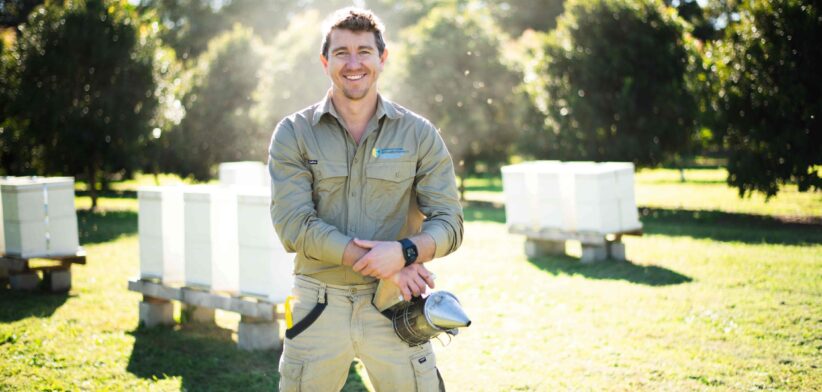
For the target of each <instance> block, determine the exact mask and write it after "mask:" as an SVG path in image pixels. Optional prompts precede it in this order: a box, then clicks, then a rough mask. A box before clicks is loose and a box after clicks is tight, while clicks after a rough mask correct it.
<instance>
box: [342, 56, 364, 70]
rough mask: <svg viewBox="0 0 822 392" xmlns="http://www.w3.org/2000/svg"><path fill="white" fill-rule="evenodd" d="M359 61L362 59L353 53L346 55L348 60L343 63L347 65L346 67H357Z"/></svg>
mask: <svg viewBox="0 0 822 392" xmlns="http://www.w3.org/2000/svg"><path fill="white" fill-rule="evenodd" d="M361 63H362V59H361V58H360V55H359V54H356V53H355V54H352V55H351V56H348V61H346V63H345V65H346V66H348V68H357V67H359V66H360V64H361Z"/></svg>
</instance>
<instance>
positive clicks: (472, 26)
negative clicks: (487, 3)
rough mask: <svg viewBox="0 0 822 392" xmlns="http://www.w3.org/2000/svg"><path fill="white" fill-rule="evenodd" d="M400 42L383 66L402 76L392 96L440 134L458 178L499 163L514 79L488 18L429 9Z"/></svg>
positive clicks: (507, 138)
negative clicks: (392, 58)
mask: <svg viewBox="0 0 822 392" xmlns="http://www.w3.org/2000/svg"><path fill="white" fill-rule="evenodd" d="M403 38H404V40H405V41H406V46H405V48H404V50H400V51H398V52H399V54H400V55H399V56H398V57H400V58H399V60H397V59H396V58H395V61H396V62H394V63H393V64H391V65H389V67H395V70H399V72H400V73H401V75H399V76H398V77H397V79H398V80H397V81H396V82H395V83H392V84H391V85H389V86H388V88H389V89H390V92H391V93H392V94H390V95H391V96H392V97H395V98H396V100H397V101H398V102H400V103H402V104H403V105H406V106H408V107H409V108H410V109H411V110H414V111H417V112H419V113H420V114H422V115H423V116H425V117H427V118H428V119H430V120H431V121H432V122H433V123H434V124H435V125H436V126H437V127H439V128H440V129H442V135H443V139H445V142H446V144H447V145H448V149H449V151H450V152H451V155H452V156H453V158H454V162H455V163H457V164H458V163H462V165H457V171H458V173H459V174H461V175H464V174H465V173H472V172H475V171H476V163H477V162H478V161H486V162H490V163H500V162H505V161H506V160H507V157H508V155H509V153H510V148H511V143H512V141H513V140H514V139H515V137H516V130H515V129H514V127H513V126H512V123H511V118H512V112H513V108H512V100H513V94H512V93H513V92H514V91H515V90H516V86H517V84H518V82H519V80H520V76H519V74H518V73H517V72H516V71H515V70H513V69H512V68H511V67H509V66H508V65H506V64H504V63H503V61H502V56H501V51H500V48H501V44H502V42H501V41H500V32H499V30H498V29H497V28H496V27H495V25H494V23H493V20H492V19H491V17H490V15H488V14H487V13H486V12H483V10H481V9H478V8H477V6H476V5H471V6H470V7H468V8H466V7H456V6H446V7H440V8H435V9H434V10H433V11H431V13H429V14H428V16H426V17H425V18H424V19H422V20H420V22H419V23H418V24H416V25H415V26H414V27H413V28H410V29H408V30H407V31H405V32H404V35H403ZM389 59H390V56H389Z"/></svg>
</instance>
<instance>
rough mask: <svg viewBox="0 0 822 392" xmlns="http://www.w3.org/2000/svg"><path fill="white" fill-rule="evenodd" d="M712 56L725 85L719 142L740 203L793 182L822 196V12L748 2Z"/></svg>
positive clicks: (801, 5)
mask: <svg viewBox="0 0 822 392" xmlns="http://www.w3.org/2000/svg"><path fill="white" fill-rule="evenodd" d="M740 15H741V20H740V22H739V23H736V24H734V25H731V26H730V27H729V28H728V29H727V31H726V37H725V39H724V40H723V42H720V43H718V44H717V45H716V46H715V47H713V48H712V52H711V54H712V56H713V57H714V61H715V62H714V65H715V69H716V72H717V75H718V77H719V79H720V85H719V89H718V91H716V94H715V95H714V97H715V102H714V108H715V109H716V110H717V112H718V113H719V125H718V126H717V127H716V130H715V131H716V133H717V139H718V140H719V141H720V142H721V143H722V145H723V147H724V148H725V149H726V150H727V151H728V172H729V177H728V183H729V184H730V185H732V186H735V187H737V188H738V189H739V193H740V195H744V194H746V193H750V192H753V191H759V192H762V193H764V194H766V195H767V196H773V195H775V194H776V193H777V192H778V190H779V185H780V184H784V183H786V182H789V181H795V182H796V183H797V184H798V185H799V189H800V190H802V191H805V190H808V189H822V178H820V175H819V165H820V164H822V127H821V126H820V124H822V122H820V118H819V116H820V115H822V74H821V73H820V72H819V69H818V67H819V64H820V62H822V46H820V45H819V37H822V9H821V8H820V4H819V3H818V2H817V3H815V4H810V3H808V2H804V1H798V0H774V1H769V2H746V3H744V4H743V6H742V8H741V13H740Z"/></svg>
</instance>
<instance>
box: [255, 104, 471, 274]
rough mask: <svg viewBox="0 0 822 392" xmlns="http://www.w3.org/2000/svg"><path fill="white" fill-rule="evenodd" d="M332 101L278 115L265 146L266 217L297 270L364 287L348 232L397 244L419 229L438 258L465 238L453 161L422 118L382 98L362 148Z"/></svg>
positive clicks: (441, 141)
mask: <svg viewBox="0 0 822 392" xmlns="http://www.w3.org/2000/svg"><path fill="white" fill-rule="evenodd" d="M342 124H343V121H342V118H341V117H340V116H339V115H338V114H337V112H336V110H335V109H334V105H332V103H331V98H330V97H329V96H326V97H325V98H324V99H323V100H322V101H320V102H319V103H317V104H315V105H313V106H310V107H308V108H306V109H304V110H302V111H300V112H297V113H294V114H292V115H291V116H289V117H286V118H285V119H283V120H282V121H281V122H280V123H279V124H278V125H277V128H276V129H275V131H274V134H273V136H272V138H271V145H270V147H269V160H268V170H269V173H270V175H271V219H272V221H273V223H274V229H275V230H276V232H277V235H278V236H279V237H280V241H282V244H283V246H284V247H285V249H286V250H287V251H288V252H296V253H297V255H296V257H295V259H294V264H295V265H294V273H295V274H297V275H308V276H311V277H313V278H315V279H319V280H321V281H323V282H325V283H328V284H345V285H349V284H363V283H370V282H373V281H374V280H375V278H373V277H370V276H362V275H360V274H358V273H356V272H354V271H353V270H352V269H351V267H349V266H345V265H343V264H342V258H343V251H344V250H345V247H346V245H347V244H348V242H349V241H351V240H352V239H353V238H354V237H356V238H360V239H366V240H382V241H387V240H398V239H402V238H406V237H410V236H411V235H414V234H416V233H419V232H420V231H422V232H424V233H428V234H430V235H431V237H433V238H434V242H435V244H436V251H435V257H442V256H445V255H447V254H449V253H451V252H453V251H455V250H456V249H457V248H458V247H459V245H460V243H461V242H462V233H463V227H462V224H463V214H462V207H461V206H460V203H459V193H458V191H457V186H456V178H455V176H454V165H453V162H452V161H451V156H450V155H449V154H448V150H447V149H446V147H445V143H444V142H443V140H442V138H441V137H440V135H439V132H437V130H436V128H434V126H433V125H432V124H431V123H430V122H429V121H428V120H426V119H424V118H422V117H420V116H418V115H417V114H415V113H413V112H411V111H409V110H407V109H405V108H403V107H401V106H399V105H396V104H394V103H391V102H389V101H388V100H385V99H383V98H382V97H381V96H380V97H378V103H377V111H376V113H375V114H374V116H373V117H372V118H371V120H369V123H368V125H367V127H366V130H365V133H363V136H362V138H361V140H360V144H359V145H358V144H357V143H356V142H355V141H354V139H353V138H352V137H351V135H350V134H349V133H348V131H346V129H345V128H344V126H343V125H342Z"/></svg>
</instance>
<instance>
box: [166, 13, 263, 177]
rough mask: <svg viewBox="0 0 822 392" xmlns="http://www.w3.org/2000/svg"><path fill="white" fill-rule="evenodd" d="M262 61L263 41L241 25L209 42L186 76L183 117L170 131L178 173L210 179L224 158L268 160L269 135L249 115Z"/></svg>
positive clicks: (172, 155)
mask: <svg viewBox="0 0 822 392" xmlns="http://www.w3.org/2000/svg"><path fill="white" fill-rule="evenodd" d="M262 60H263V59H262V53H261V49H260V44H259V42H258V41H257V39H256V38H255V37H254V35H253V33H252V32H251V30H249V29H246V28H242V27H240V26H234V28H233V29H232V30H230V31H228V32H226V33H224V34H222V35H220V36H218V37H217V38H215V39H214V40H212V41H211V42H210V43H209V45H208V50H207V51H206V52H205V53H203V55H202V56H200V57H199V58H198V59H197V66H196V68H194V69H193V70H192V71H191V73H190V75H189V76H188V78H189V81H188V82H187V83H186V84H187V85H189V86H191V87H190V90H188V91H187V92H186V93H185V95H184V96H183V99H182V102H183V105H184V106H185V108H186V115H185V118H183V120H182V122H181V123H180V126H179V128H178V129H175V130H174V131H172V132H171V134H170V136H169V137H170V138H171V143H170V147H171V148H172V151H170V152H169V154H168V155H169V156H170V159H173V161H172V162H171V163H170V165H171V168H172V169H174V172H176V173H178V174H181V175H183V176H188V175H193V176H194V177H195V178H197V179H208V178H210V177H211V175H212V172H211V169H212V167H213V166H214V165H216V164H218V163H220V162H227V161H237V160H249V159H252V160H259V161H262V160H265V158H266V147H267V143H266V142H267V140H268V136H270V135H262V134H261V133H260V130H259V126H258V125H257V123H256V122H255V121H254V119H253V117H252V116H251V109H252V105H253V103H254V101H253V92H254V90H255V88H256V86H257V83H258V81H259V70H260V66H261V64H262Z"/></svg>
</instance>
